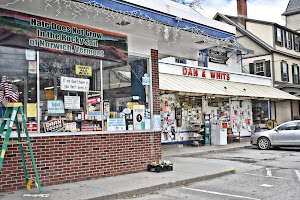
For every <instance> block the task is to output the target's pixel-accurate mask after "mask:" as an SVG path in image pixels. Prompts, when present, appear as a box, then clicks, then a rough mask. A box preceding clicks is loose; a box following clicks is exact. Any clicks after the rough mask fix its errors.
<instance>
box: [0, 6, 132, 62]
mask: <svg viewBox="0 0 300 200" xmlns="http://www.w3.org/2000/svg"><path fill="white" fill-rule="evenodd" d="M1 2H2V1H1ZM20 30H21V31H20ZM0 45H4V46H10V47H17V48H24V49H34V50H41V51H51V52H56V53H63V54H72V55H78V56H87V57H92V58H97V59H102V60H109V61H115V62H127V60H128V53H127V52H128V48H127V36H126V35H122V34H118V33H113V32H109V31H103V30H99V29H95V28H91V27H86V26H81V25H77V24H72V23H66V22H61V21H56V20H52V19H47V18H43V17H38V16H33V15H28V14H22V13H19V12H14V11H9V10H5V9H0Z"/></svg>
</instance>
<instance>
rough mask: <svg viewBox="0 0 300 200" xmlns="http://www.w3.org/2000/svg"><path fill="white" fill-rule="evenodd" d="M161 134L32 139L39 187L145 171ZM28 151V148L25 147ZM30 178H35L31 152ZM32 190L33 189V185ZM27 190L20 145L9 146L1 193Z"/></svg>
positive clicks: (157, 154) (157, 153)
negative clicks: (39, 182)
mask: <svg viewBox="0 0 300 200" xmlns="http://www.w3.org/2000/svg"><path fill="white" fill-rule="evenodd" d="M160 137H161V136H160V133H159V132H155V133H153V132H152V133H150V132H142V133H124V134H98V135H73V136H52V137H34V138H31V139H32V141H33V142H32V148H33V152H34V157H35V161H36V165H37V169H38V173H39V177H40V181H41V185H42V186H44V185H53V184H61V183H69V182H75V181H81V180H88V179H92V178H100V177H107V176H115V175H121V174H128V173H134V172H139V171H145V170H146V169H147V164H148V163H150V162H153V161H155V160H159V159H160V158H161V145H160V143H161V138H160ZM24 147H25V150H28V145H24ZM25 159H26V165H27V171H28V174H29V177H32V178H35V174H34V170H33V166H32V163H31V157H30V152H29V151H28V152H25ZM32 187H34V185H32ZM21 188H22V189H24V188H26V183H25V177H24V171H23V165H22V158H21V154H20V147H19V145H13V146H12V145H9V146H8V148H7V152H6V155H5V159H4V162H3V166H2V169H1V172H0V192H3V191H8V190H16V189H21Z"/></svg>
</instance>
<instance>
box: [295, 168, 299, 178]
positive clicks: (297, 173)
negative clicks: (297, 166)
mask: <svg viewBox="0 0 300 200" xmlns="http://www.w3.org/2000/svg"><path fill="white" fill-rule="evenodd" d="M295 172H296V175H297V176H298V179H299V181H300V172H299V170H295Z"/></svg>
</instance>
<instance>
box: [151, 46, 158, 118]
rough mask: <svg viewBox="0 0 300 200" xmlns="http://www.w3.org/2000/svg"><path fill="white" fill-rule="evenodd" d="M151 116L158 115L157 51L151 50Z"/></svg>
mask: <svg viewBox="0 0 300 200" xmlns="http://www.w3.org/2000/svg"><path fill="white" fill-rule="evenodd" d="M151 64H152V95H153V109H152V110H153V115H160V94H159V73H158V50H155V49H151Z"/></svg>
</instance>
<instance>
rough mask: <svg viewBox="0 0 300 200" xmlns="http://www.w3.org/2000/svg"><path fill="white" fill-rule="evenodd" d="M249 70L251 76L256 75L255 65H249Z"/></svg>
mask: <svg viewBox="0 0 300 200" xmlns="http://www.w3.org/2000/svg"><path fill="white" fill-rule="evenodd" d="M249 70H250V74H254V64H253V63H249Z"/></svg>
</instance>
